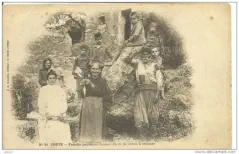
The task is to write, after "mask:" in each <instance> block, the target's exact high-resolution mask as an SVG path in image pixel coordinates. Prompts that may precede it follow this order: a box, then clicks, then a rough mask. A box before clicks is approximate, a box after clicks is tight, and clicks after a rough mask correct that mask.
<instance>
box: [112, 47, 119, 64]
mask: <svg viewBox="0 0 239 154" xmlns="http://www.w3.org/2000/svg"><path fill="white" fill-rule="evenodd" d="M120 54H121V49H120V50H118V51H117V52H116V54H115V56H114V57H113V59H112V63H113V62H115V61H116V60H117V59H118V57H119V56H120Z"/></svg>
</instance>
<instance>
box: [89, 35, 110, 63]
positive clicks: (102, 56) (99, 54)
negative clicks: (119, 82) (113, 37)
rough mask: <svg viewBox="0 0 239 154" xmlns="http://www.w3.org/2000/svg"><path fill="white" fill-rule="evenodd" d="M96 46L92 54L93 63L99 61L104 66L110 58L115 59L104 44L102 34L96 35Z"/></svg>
mask: <svg viewBox="0 0 239 154" xmlns="http://www.w3.org/2000/svg"><path fill="white" fill-rule="evenodd" d="M94 37H95V42H96V45H95V46H94V47H93V49H92V52H91V54H90V57H91V61H97V62H100V63H101V64H104V63H105V62H106V60H107V58H108V57H109V58H110V59H112V58H113V55H112V54H111V53H110V52H109V51H108V50H107V48H106V47H105V46H104V45H103V44H102V41H103V37H102V34H101V33H99V32H98V33H96V34H95V35H94Z"/></svg>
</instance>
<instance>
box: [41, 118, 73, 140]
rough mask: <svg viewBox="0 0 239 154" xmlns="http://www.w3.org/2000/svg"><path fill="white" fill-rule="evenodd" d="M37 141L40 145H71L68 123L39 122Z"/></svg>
mask: <svg viewBox="0 0 239 154" xmlns="http://www.w3.org/2000/svg"><path fill="white" fill-rule="evenodd" d="M38 125H39V126H38V127H39V141H40V142H41V143H71V142H72V141H71V133H70V126H69V124H68V123H63V122H61V121H52V120H47V121H45V120H39V121H38Z"/></svg>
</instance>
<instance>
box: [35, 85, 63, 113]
mask: <svg viewBox="0 0 239 154" xmlns="http://www.w3.org/2000/svg"><path fill="white" fill-rule="evenodd" d="M38 107H39V113H40V114H41V115H45V114H46V113H49V114H50V115H52V116H60V115H61V114H62V113H65V112H66V110H67V98H66V94H65V92H64V90H63V89H62V88H61V87H60V86H59V85H46V86H44V87H42V88H41V89H40V93H39V97H38Z"/></svg>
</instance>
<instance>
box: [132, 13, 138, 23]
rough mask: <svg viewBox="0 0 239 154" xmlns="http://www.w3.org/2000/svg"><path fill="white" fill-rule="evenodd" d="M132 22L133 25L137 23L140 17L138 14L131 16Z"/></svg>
mask: <svg viewBox="0 0 239 154" xmlns="http://www.w3.org/2000/svg"><path fill="white" fill-rule="evenodd" d="M130 20H131V23H132V25H135V24H136V23H137V22H138V18H137V17H136V15H132V16H131V17H130Z"/></svg>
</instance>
